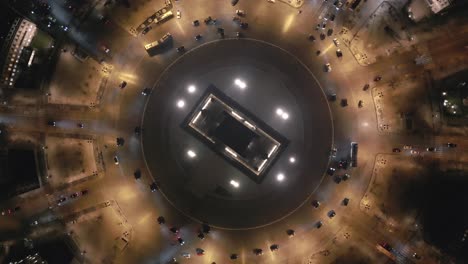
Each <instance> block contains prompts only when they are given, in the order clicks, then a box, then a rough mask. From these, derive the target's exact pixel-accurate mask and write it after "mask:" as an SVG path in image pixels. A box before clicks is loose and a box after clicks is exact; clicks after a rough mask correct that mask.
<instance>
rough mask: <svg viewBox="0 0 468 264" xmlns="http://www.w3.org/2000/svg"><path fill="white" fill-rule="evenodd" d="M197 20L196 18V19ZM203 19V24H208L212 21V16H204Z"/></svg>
mask: <svg viewBox="0 0 468 264" xmlns="http://www.w3.org/2000/svg"><path fill="white" fill-rule="evenodd" d="M197 21H198V20H197ZM204 21H205V24H207V25H208V24H209V23H211V22H212V21H213V18H211V16H209V17H207V18H205V20H204Z"/></svg>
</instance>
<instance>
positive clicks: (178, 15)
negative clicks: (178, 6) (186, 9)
mask: <svg viewBox="0 0 468 264" xmlns="http://www.w3.org/2000/svg"><path fill="white" fill-rule="evenodd" d="M176 16H177V18H179V19H180V17H181V14H180V10H177V13H176Z"/></svg>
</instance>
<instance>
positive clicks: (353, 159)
mask: <svg viewBox="0 0 468 264" xmlns="http://www.w3.org/2000/svg"><path fill="white" fill-rule="evenodd" d="M357 155H358V143H357V142H351V151H350V158H351V167H357Z"/></svg>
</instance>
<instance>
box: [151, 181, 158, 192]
mask: <svg viewBox="0 0 468 264" xmlns="http://www.w3.org/2000/svg"><path fill="white" fill-rule="evenodd" d="M150 189H151V192H155V191H157V190H159V184H158V183H157V182H152V183H151V184H150Z"/></svg>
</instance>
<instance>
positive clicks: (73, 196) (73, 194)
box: [70, 192, 80, 199]
mask: <svg viewBox="0 0 468 264" xmlns="http://www.w3.org/2000/svg"><path fill="white" fill-rule="evenodd" d="M79 195H80V194H79V193H78V192H76V193H72V194H71V195H70V198H72V199H74V198H76V197H78V196H79Z"/></svg>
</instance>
